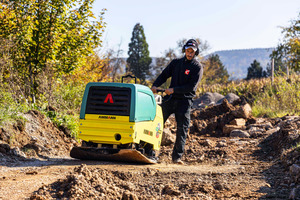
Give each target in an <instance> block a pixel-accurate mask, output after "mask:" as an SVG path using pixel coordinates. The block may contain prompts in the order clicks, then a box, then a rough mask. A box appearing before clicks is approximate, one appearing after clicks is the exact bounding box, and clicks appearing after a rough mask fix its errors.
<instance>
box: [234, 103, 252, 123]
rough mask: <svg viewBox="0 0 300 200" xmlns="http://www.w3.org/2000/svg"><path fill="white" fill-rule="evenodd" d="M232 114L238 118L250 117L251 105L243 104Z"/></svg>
mask: <svg viewBox="0 0 300 200" xmlns="http://www.w3.org/2000/svg"><path fill="white" fill-rule="evenodd" d="M232 114H233V115H234V116H235V117H236V118H244V119H248V118H250V117H251V116H252V109H251V106H250V105H249V104H248V103H246V104H245V105H241V106H240V107H239V108H238V109H237V110H234V111H233V112H232Z"/></svg>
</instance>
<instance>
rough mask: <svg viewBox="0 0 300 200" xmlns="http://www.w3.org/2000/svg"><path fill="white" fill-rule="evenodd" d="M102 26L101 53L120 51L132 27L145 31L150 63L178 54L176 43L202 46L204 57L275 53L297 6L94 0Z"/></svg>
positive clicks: (294, 0)
mask: <svg viewBox="0 0 300 200" xmlns="http://www.w3.org/2000/svg"><path fill="white" fill-rule="evenodd" d="M104 8H105V9H107V11H106V12H105V14H104V21H105V22H106V28H105V32H104V34H103V37H102V40H103V48H102V51H105V50H107V49H114V50H115V51H117V50H118V49H119V46H120V49H121V50H123V54H122V56H123V57H128V54H127V52H128V44H129V43H130V39H131V36H132V31H133V28H134V26H135V24H136V23H140V24H141V25H142V26H143V28H144V33H145V36H146V41H147V43H148V45H149V52H150V56H151V57H161V56H163V55H164V52H165V51H166V50H168V49H169V48H177V41H179V40H180V39H183V38H185V39H189V38H200V39H201V40H203V41H207V43H208V44H209V46H210V49H209V51H208V52H207V53H212V52H215V51H219V50H232V49H249V48H270V47H276V46H277V45H278V44H279V42H280V40H281V39H282V36H283V35H282V33H281V31H282V29H281V28H280V27H287V26H289V25H290V24H291V20H293V19H296V18H298V16H299V13H300V1H299V0H187V1H183V0H147V1H144V0H95V2H94V5H93V12H94V13H95V14H96V15H98V14H97V13H100V12H101V10H102V9H104Z"/></svg>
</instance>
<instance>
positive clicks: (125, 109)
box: [80, 82, 156, 122]
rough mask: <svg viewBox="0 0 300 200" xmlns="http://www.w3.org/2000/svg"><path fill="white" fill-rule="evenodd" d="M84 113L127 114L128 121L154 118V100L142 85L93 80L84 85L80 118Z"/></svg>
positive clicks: (147, 89)
mask: <svg viewBox="0 0 300 200" xmlns="http://www.w3.org/2000/svg"><path fill="white" fill-rule="evenodd" d="M85 114H101V115H122V116H128V115H129V120H130V122H139V121H148V120H154V118H155V115H156V102H155V98H154V95H153V93H152V91H151V90H150V88H148V87H146V86H144V85H140V84H129V83H102V82H93V83H88V84H87V85H86V88H85V91H84V95H83V99H82V104H81V110H80V119H84V118H85Z"/></svg>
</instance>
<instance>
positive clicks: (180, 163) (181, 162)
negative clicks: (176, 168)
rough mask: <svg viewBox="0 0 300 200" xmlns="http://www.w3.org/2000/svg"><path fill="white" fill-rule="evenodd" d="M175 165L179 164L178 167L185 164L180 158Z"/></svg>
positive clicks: (175, 161)
mask: <svg viewBox="0 0 300 200" xmlns="http://www.w3.org/2000/svg"><path fill="white" fill-rule="evenodd" d="M173 163H175V164H178V165H184V162H183V161H182V160H181V159H180V158H177V159H176V160H173Z"/></svg>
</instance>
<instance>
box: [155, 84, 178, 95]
mask: <svg viewBox="0 0 300 200" xmlns="http://www.w3.org/2000/svg"><path fill="white" fill-rule="evenodd" d="M151 90H152V92H153V93H157V90H158V88H157V87H155V86H153V87H152V88H151ZM164 92H165V93H166V94H167V95H171V94H173V93H174V88H169V89H166V90H165V91H164Z"/></svg>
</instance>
